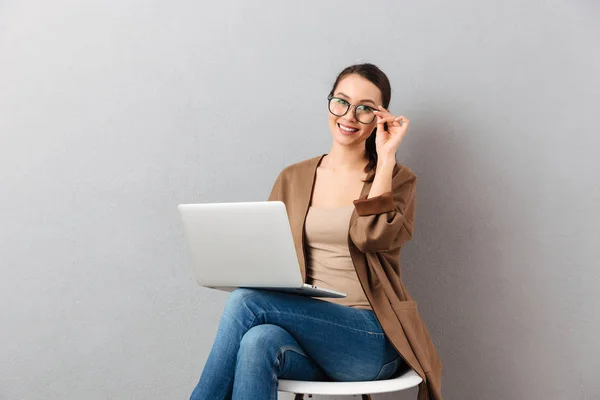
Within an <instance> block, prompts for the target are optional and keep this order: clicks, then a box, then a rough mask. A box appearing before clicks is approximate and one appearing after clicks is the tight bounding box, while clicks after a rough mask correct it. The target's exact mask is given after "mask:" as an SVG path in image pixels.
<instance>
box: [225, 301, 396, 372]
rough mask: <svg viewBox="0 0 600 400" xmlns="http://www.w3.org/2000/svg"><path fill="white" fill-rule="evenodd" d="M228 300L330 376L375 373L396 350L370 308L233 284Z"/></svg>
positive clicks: (393, 357) (389, 361) (390, 359)
mask: <svg viewBox="0 0 600 400" xmlns="http://www.w3.org/2000/svg"><path fill="white" fill-rule="evenodd" d="M230 300H231V302H232V303H234V304H237V305H238V306H241V305H243V306H244V307H246V308H248V309H250V310H251V311H252V312H253V313H254V315H255V317H256V323H262V324H273V325H277V326H280V327H282V328H283V329H285V330H286V331H287V332H289V334H290V335H291V336H292V337H293V338H294V339H295V340H296V342H297V343H298V344H299V345H300V346H301V348H302V349H303V351H304V352H305V354H306V355H307V356H308V357H310V358H311V359H313V360H314V361H315V362H316V363H317V364H318V365H319V366H320V367H321V368H322V369H323V370H324V371H325V372H326V373H327V375H328V376H330V377H331V378H332V379H334V380H343V381H357V380H372V379H379V377H381V373H382V372H384V371H382V369H383V367H385V366H387V370H389V369H390V365H391V366H393V365H394V364H390V363H393V362H396V363H397V362H398V360H399V355H398V353H397V352H396V350H395V349H394V347H393V346H392V345H391V343H390V342H389V340H388V339H387V337H386V336H385V334H384V332H383V329H382V328H381V325H380V324H379V321H378V320H377V318H376V317H375V314H374V313H373V311H371V310H364V309H358V308H353V307H347V306H343V305H340V304H336V303H332V302H329V301H324V300H319V299H315V298H311V297H307V296H301V295H295V294H289V293H281V292H274V291H269V290H260V289H236V290H235V291H234V292H233V293H232V294H231V299H230Z"/></svg>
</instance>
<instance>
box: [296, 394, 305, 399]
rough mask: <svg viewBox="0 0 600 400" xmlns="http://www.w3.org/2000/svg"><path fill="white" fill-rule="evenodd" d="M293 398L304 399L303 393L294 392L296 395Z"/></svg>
mask: <svg viewBox="0 0 600 400" xmlns="http://www.w3.org/2000/svg"><path fill="white" fill-rule="evenodd" d="M294 400H304V394H302V393H296V395H295V396H294Z"/></svg>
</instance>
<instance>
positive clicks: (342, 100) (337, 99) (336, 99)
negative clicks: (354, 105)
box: [331, 97, 350, 106]
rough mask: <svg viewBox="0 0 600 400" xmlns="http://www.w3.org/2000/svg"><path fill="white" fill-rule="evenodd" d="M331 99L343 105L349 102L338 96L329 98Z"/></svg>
mask: <svg viewBox="0 0 600 400" xmlns="http://www.w3.org/2000/svg"><path fill="white" fill-rule="evenodd" d="M331 100H333V101H335V102H336V103H339V104H343V105H345V106H347V105H348V104H350V103H348V102H347V101H346V100H344V99H340V98H337V97H334V98H333V99H331Z"/></svg>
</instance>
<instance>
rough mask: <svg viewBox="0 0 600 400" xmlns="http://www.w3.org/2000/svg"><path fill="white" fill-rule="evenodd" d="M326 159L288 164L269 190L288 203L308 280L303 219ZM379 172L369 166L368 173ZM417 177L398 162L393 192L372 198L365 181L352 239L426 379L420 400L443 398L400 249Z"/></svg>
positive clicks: (385, 324)
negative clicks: (403, 274)
mask: <svg viewBox="0 0 600 400" xmlns="http://www.w3.org/2000/svg"><path fill="white" fill-rule="evenodd" d="M322 159H323V155H321V156H318V157H315V158H311V159H308V160H305V161H301V162H299V163H296V164H293V165H290V166H288V167H286V168H285V169H284V170H283V171H282V172H281V173H280V174H279V176H278V177H277V179H276V181H275V184H274V186H273V189H272V191H271V195H270V196H269V200H270V201H282V202H283V203H284V204H285V206H286V209H287V213H288V218H289V221H290V226H291V228H292V236H293V238H294V244H295V247H296V254H297V256H298V262H299V264H300V270H301V273H302V279H303V280H304V282H306V264H305V262H306V261H305V260H306V255H305V247H304V240H305V238H304V222H305V219H306V214H307V212H308V207H309V205H310V201H311V198H312V193H313V189H314V182H315V177H316V172H317V167H318V166H319V164H320V162H321V160H322ZM374 174H375V172H374V171H372V172H370V173H369V175H368V178H371V177H372V176H374ZM416 182H417V177H416V175H415V174H414V173H413V172H412V171H411V170H410V169H409V168H407V167H406V166H403V165H401V164H396V165H395V166H394V172H393V176H392V191H391V192H387V193H383V194H381V195H379V196H376V197H372V198H369V199H368V198H367V197H368V195H369V190H370V189H371V185H372V183H370V182H365V183H364V185H363V188H362V191H361V195H360V197H359V199H357V200H355V201H354V207H355V209H354V211H353V212H352V216H351V218H350V225H349V231H348V245H349V248H350V255H351V256H352V261H353V262H354V267H355V268H356V274H357V275H358V278H359V280H360V283H361V285H362V287H363V290H364V292H365V295H366V297H367V299H368V300H369V303H370V304H371V307H372V309H373V312H374V313H375V315H376V317H377V319H378V320H379V323H380V324H381V326H382V328H383V330H384V332H385V334H386V335H387V337H388V338H389V340H390V342H391V343H392V344H393V345H394V347H395V348H396V350H397V351H398V353H399V354H400V355H401V356H402V358H403V359H404V360H405V361H406V363H407V364H408V365H409V366H410V367H411V368H412V369H413V370H414V371H415V372H416V373H417V374H419V376H420V377H421V378H422V379H423V382H422V383H421V384H419V393H418V397H417V400H442V394H441V384H442V382H441V381H442V363H441V360H440V358H439V356H438V354H437V351H436V348H435V346H434V345H433V342H432V341H431V338H430V337H429V332H428V331H427V328H426V327H425V324H424V323H423V321H422V319H421V316H420V315H419V311H418V309H417V303H416V302H415V301H414V300H413V299H412V297H411V296H410V294H409V293H408V290H407V289H406V287H405V286H404V284H403V282H402V279H401V272H400V249H401V247H402V245H403V244H404V243H405V242H407V241H408V240H410V239H411V237H412V234H413V229H414V215H415V185H416Z"/></svg>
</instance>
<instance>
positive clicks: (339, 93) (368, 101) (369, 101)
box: [337, 92, 377, 106]
mask: <svg viewBox="0 0 600 400" xmlns="http://www.w3.org/2000/svg"><path fill="white" fill-rule="evenodd" d="M337 94H338V95H341V96H344V97H346V98H347V99H349V98H350V96H348V95H347V94H345V93H342V92H338V93H337ZM359 103H372V104H373V105H374V106H376V105H377V104H375V102H374V101H373V100H369V99H363V100H361V101H359Z"/></svg>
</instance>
